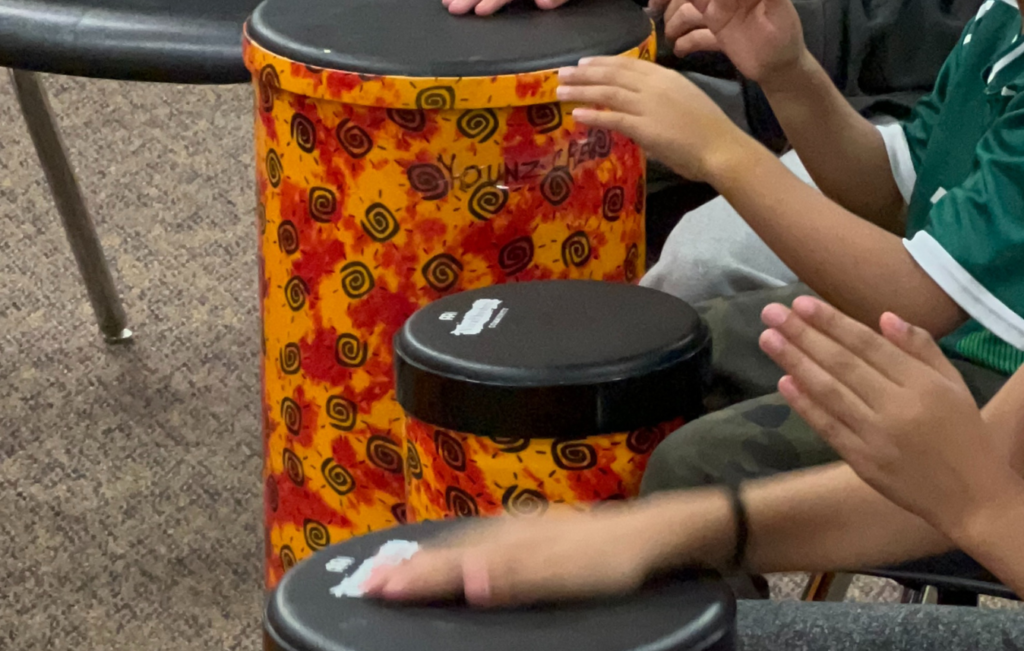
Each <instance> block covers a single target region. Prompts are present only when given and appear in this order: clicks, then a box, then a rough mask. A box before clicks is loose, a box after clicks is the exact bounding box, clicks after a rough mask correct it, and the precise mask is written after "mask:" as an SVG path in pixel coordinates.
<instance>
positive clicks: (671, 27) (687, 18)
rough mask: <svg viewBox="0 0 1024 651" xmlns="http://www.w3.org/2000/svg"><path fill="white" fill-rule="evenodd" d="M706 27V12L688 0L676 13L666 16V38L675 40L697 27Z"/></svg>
mask: <svg viewBox="0 0 1024 651" xmlns="http://www.w3.org/2000/svg"><path fill="white" fill-rule="evenodd" d="M705 27H707V25H706V24H705V22H704V14H702V13H700V12H699V11H697V8H696V7H694V6H693V4H692V3H690V2H688V1H687V2H685V3H684V4H682V5H681V6H680V7H679V8H678V9H676V11H675V13H674V14H672V15H671V16H668V17H666V18H665V38H667V39H669V40H671V41H674V40H676V39H678V38H679V37H680V36H683V35H685V34H688V33H689V32H692V31H693V30H695V29H701V28H705Z"/></svg>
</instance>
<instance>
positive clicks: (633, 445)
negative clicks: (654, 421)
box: [626, 427, 664, 454]
mask: <svg viewBox="0 0 1024 651" xmlns="http://www.w3.org/2000/svg"><path fill="white" fill-rule="evenodd" d="M663 438H664V437H663V436H662V435H661V433H660V432H659V431H658V430H657V429H654V428H653V427H642V428H640V429H638V430H633V431H632V432H630V433H629V436H627V437H626V447H627V448H629V451H630V452H632V453H633V454H650V453H651V452H654V448H656V447H658V444H659V443H661V440H662V439H663Z"/></svg>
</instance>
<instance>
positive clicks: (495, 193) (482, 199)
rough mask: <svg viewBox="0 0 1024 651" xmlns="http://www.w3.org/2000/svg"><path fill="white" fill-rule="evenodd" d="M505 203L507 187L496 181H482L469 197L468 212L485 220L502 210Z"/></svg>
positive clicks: (506, 200)
mask: <svg viewBox="0 0 1024 651" xmlns="http://www.w3.org/2000/svg"><path fill="white" fill-rule="evenodd" d="M507 203H508V188H506V187H504V186H501V185H498V184H497V183H496V182H495V183H483V184H481V185H478V186H477V187H476V189H475V190H473V194H472V195H471V196H470V197H469V214H471V215H473V216H474V217H476V218H477V219H479V220H480V221H484V222H485V221H487V220H488V219H490V218H491V217H494V216H495V215H497V214H498V213H500V212H501V211H502V210H504V209H505V204H507Z"/></svg>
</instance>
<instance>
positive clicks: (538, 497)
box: [501, 486, 548, 517]
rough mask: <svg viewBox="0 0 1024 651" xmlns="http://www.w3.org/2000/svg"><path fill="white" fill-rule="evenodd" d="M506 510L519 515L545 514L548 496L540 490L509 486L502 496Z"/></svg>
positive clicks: (510, 513)
mask: <svg viewBox="0 0 1024 651" xmlns="http://www.w3.org/2000/svg"><path fill="white" fill-rule="evenodd" d="M501 505H502V506H503V507H505V512H506V513H508V514H509V515H514V516H518V517H533V516H540V515H544V512H545V511H547V510H548V498H547V497H545V496H544V493H541V492H540V491H538V490H534V489H532V488H519V486H509V487H508V488H507V489H505V493H504V494H503V495H502V496H501Z"/></svg>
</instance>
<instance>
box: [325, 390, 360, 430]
mask: <svg viewBox="0 0 1024 651" xmlns="http://www.w3.org/2000/svg"><path fill="white" fill-rule="evenodd" d="M324 412H325V413H326V414H327V420H328V422H330V424H331V427H333V428H334V429H336V430H340V431H342V432H351V431H352V428H354V427H355V426H356V420H357V419H358V418H359V407H357V406H356V403H354V402H352V401H351V400H349V399H348V398H344V397H342V396H330V397H329V398H327V404H326V405H325V406H324Z"/></svg>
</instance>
